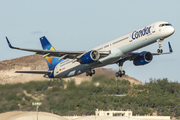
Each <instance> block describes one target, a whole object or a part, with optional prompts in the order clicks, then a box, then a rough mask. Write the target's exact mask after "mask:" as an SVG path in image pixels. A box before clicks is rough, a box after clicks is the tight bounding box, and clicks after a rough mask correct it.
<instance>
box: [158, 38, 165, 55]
mask: <svg viewBox="0 0 180 120" xmlns="http://www.w3.org/2000/svg"><path fill="white" fill-rule="evenodd" d="M163 41H164V39H160V40H158V41H157V42H158V44H159V49H157V53H162V52H163V50H162V49H160V48H161V47H162V44H161V43H162V42H163Z"/></svg>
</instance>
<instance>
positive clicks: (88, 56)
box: [80, 50, 100, 64]
mask: <svg viewBox="0 0 180 120" xmlns="http://www.w3.org/2000/svg"><path fill="white" fill-rule="evenodd" d="M99 57H100V55H99V53H98V51H96V50H91V51H89V52H87V53H85V54H84V55H83V56H82V57H81V58H80V63H81V64H88V63H91V62H94V61H97V60H98V59H99Z"/></svg>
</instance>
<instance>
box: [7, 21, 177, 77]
mask: <svg viewBox="0 0 180 120" xmlns="http://www.w3.org/2000/svg"><path fill="white" fill-rule="evenodd" d="M173 33H174V28H173V27H172V25H171V24H170V23H168V22H165V21H159V22H155V23H152V24H150V25H147V26H145V27H143V28H140V29H137V30H135V31H133V32H130V33H128V34H126V35H123V36H121V37H119V38H116V39H114V40H111V41H109V42H107V43H104V44H102V45H100V46H97V47H95V48H92V49H90V50H87V51H55V49H54V47H53V46H52V45H51V44H50V42H49V41H48V40H47V39H46V37H45V36H43V37H41V38H40V41H41V45H42V48H43V50H39V49H24V48H18V47H13V46H12V45H11V43H10V42H9V40H8V38H7V37H6V40H7V42H8V45H9V47H10V48H12V49H17V50H24V51H30V52H35V53H36V54H40V55H42V57H43V58H46V61H47V64H48V67H49V70H48V71H37V70H33V71H16V73H32V74H44V77H49V78H67V77H72V76H76V75H79V74H82V73H84V72H86V76H92V75H93V74H95V70H94V68H97V67H102V66H106V65H109V64H114V63H116V64H118V65H119V71H118V72H116V73H115V76H116V77H122V76H123V75H125V71H124V70H122V66H123V63H124V62H125V61H126V60H130V61H133V63H134V65H135V66H140V65H145V64H148V63H150V62H151V61H152V59H153V56H155V55H163V54H170V53H172V52H173V51H172V48H171V45H170V43H169V42H168V45H169V52H166V53H163V50H162V49H161V47H162V45H161V43H162V42H163V41H164V39H165V38H167V37H169V36H171V35H172V34H173ZM155 42H157V43H158V44H159V49H158V50H157V53H151V52H148V51H142V52H140V53H138V52H133V51H135V50H137V49H139V48H142V47H145V46H147V45H150V44H152V43H155Z"/></svg>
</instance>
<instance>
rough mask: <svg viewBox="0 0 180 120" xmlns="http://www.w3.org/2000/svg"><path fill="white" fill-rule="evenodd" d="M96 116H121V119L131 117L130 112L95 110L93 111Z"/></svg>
mask: <svg viewBox="0 0 180 120" xmlns="http://www.w3.org/2000/svg"><path fill="white" fill-rule="evenodd" d="M95 114H96V116H111V117H115V116H122V117H132V111H113V110H109V111H103V110H98V109H96V111H95Z"/></svg>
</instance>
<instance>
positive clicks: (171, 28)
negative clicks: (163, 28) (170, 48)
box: [168, 26, 175, 35]
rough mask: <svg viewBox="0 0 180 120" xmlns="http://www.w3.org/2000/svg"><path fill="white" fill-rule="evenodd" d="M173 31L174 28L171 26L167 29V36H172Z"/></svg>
mask: <svg viewBox="0 0 180 120" xmlns="http://www.w3.org/2000/svg"><path fill="white" fill-rule="evenodd" d="M174 31H175V30H174V28H173V27H172V26H171V27H169V28H168V33H169V35H172V34H173V33H174Z"/></svg>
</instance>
